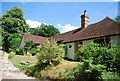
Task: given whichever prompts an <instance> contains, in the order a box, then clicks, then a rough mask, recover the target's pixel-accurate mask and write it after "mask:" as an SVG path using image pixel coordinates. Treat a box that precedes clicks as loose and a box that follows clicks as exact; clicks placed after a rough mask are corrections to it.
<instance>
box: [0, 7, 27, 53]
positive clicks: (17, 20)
mask: <svg viewBox="0 0 120 81" xmlns="http://www.w3.org/2000/svg"><path fill="white" fill-rule="evenodd" d="M23 14H24V12H23V10H22V9H21V8H18V7H17V6H15V7H13V8H12V9H10V10H8V11H7V12H6V13H5V14H4V15H2V22H1V24H2V28H3V32H2V36H3V47H4V48H5V50H6V51H8V49H9V47H11V46H9V45H8V44H10V41H8V40H9V39H8V38H9V36H11V34H14V33H18V34H21V35H22V34H23V33H28V31H29V25H28V24H27V23H26V21H25V19H24V15H23ZM15 40H17V39H14V41H15ZM19 40H20V39H19ZM16 43H17V42H13V45H15V44H16ZM18 44H19V42H18ZM15 48H16V47H15Z"/></svg>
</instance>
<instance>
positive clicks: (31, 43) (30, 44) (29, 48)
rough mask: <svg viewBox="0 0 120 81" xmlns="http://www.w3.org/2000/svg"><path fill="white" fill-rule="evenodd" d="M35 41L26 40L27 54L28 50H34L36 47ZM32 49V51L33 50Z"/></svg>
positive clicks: (25, 48) (25, 49)
mask: <svg viewBox="0 0 120 81" xmlns="http://www.w3.org/2000/svg"><path fill="white" fill-rule="evenodd" d="M34 45H35V43H34V42H33V41H26V42H25V46H24V51H25V52H26V53H25V54H27V52H28V51H29V52H31V53H32V52H33V49H34V48H33V47H34ZM31 50H32V51H31Z"/></svg>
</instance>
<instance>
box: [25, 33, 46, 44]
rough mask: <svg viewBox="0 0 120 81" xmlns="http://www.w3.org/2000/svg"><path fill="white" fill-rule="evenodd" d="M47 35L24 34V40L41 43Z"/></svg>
mask: <svg viewBox="0 0 120 81" xmlns="http://www.w3.org/2000/svg"><path fill="white" fill-rule="evenodd" d="M46 39H48V38H47V37H41V36H36V35H30V34H24V41H25V42H26V41H31V40H32V41H33V42H34V43H36V44H41V43H43V42H44V41H45V40H46Z"/></svg>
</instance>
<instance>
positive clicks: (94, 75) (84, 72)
mask: <svg viewBox="0 0 120 81" xmlns="http://www.w3.org/2000/svg"><path fill="white" fill-rule="evenodd" d="M103 69H105V66H103V65H93V64H92V61H90V60H85V61H84V63H83V65H82V66H81V65H78V66H77V67H76V68H75V69H74V76H75V80H77V81H78V80H80V81H101V80H102V77H101V73H102V71H103Z"/></svg>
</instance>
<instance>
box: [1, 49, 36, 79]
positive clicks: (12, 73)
mask: <svg viewBox="0 0 120 81" xmlns="http://www.w3.org/2000/svg"><path fill="white" fill-rule="evenodd" d="M2 79H34V78H32V77H28V76H27V75H25V74H24V73H22V72H20V71H19V69H18V68H16V67H14V66H13V64H12V63H11V62H10V61H9V60H8V54H7V53H6V52H4V51H1V50H0V81H1V80H2ZM34 81H38V80H34Z"/></svg>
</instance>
